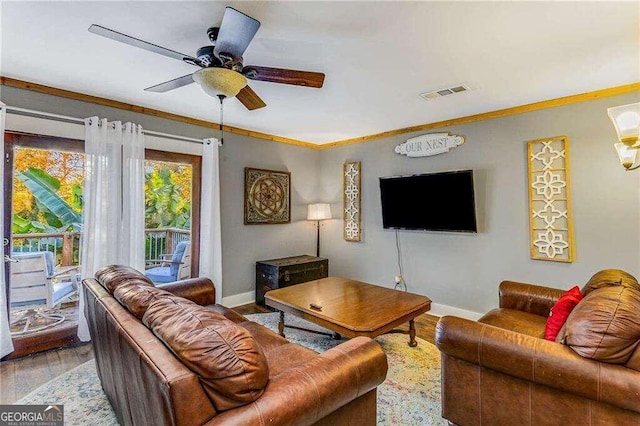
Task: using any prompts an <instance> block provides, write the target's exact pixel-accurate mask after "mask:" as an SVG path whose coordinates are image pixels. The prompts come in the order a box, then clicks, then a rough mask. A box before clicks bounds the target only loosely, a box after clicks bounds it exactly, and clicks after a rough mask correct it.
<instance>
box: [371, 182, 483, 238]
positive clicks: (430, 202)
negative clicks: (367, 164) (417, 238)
mask: <svg viewBox="0 0 640 426" xmlns="http://www.w3.org/2000/svg"><path fill="white" fill-rule="evenodd" d="M380 197H381V200H382V226H383V227H384V228H385V229H408V230H421V231H444V232H478V229H477V225H476V208H475V199H474V191H473V170H461V171H455V172H441V173H428V174H418V175H408V176H388V177H381V178H380Z"/></svg>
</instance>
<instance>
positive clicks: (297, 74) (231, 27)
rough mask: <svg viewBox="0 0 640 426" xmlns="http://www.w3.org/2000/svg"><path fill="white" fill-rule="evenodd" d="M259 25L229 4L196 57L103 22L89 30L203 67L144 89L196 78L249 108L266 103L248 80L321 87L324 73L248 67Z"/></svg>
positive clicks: (175, 85)
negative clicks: (245, 60)
mask: <svg viewBox="0 0 640 426" xmlns="http://www.w3.org/2000/svg"><path fill="white" fill-rule="evenodd" d="M258 28H260V22H259V21H257V20H256V19H254V18H252V17H250V16H248V15H245V14H244V13H242V12H239V11H237V10H236V9H234V8H232V7H226V8H225V11H224V15H223V17H222V23H221V24H220V27H211V28H209V29H208V30H207V35H208V37H209V40H210V41H211V45H210V46H204V47H201V48H200V49H198V51H197V52H196V56H195V57H194V56H189V55H185V54H183V53H179V52H176V51H174V50H170V49H167V48H165V47H161V46H158V45H156V44H153V43H149V42H146V41H143V40H140V39H137V38H135V37H131V36H128V35H126V34H122V33H119V32H117V31H114V30H111V29H109V28H105V27H103V26H100V25H95V24H94V25H91V26H90V27H89V31H90V32H92V33H94V34H98V35H101V36H103V37H107V38H110V39H112V40H116V41H119V42H121V43H125V44H128V45H131V46H135V47H139V48H141V49H145V50H148V51H150V52H154V53H159V54H161V55H164V56H168V57H170V58H174V59H178V60H180V61H183V62H186V63H188V64H191V65H195V66H197V67H200V70H198V71H196V72H194V73H192V74H187V75H185V76H182V77H178V78H175V79H173V80H169V81H166V82H164V83H160V84H156V85H154V86H151V87H147V88H146V89H144V90H146V91H149V92H167V91H169V90H173V89H177V88H179V87H182V86H186V85H188V84H191V83H193V82H194V81H196V82H198V83H199V84H200V85H201V86H202V88H203V89H204V90H205V92H207V93H208V94H210V95H212V96H221V95H223V96H227V97H232V96H235V97H236V98H238V100H239V101H240V102H241V103H242V104H243V105H244V106H245V107H246V108H247V109H249V110H254V109H258V108H262V107H265V106H266V104H265V103H264V101H263V100H262V99H260V97H259V96H258V94H257V93H256V92H254V91H253V89H251V87H249V86H248V85H247V84H246V83H247V80H246V79H249V80H258V81H268V82H272V83H283V84H292V85H296V86H307V87H315V88H320V87H322V84H323V83H324V74H323V73H318V72H309V71H298V70H290V69H283V68H271V67H261V66H255V65H248V66H245V65H244V64H243V59H242V55H243V54H244V52H245V50H246V49H247V47H248V46H249V43H251V40H253V37H254V36H255V34H256V32H257V31H258ZM221 99H222V98H221Z"/></svg>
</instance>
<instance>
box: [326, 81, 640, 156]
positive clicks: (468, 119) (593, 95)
mask: <svg viewBox="0 0 640 426" xmlns="http://www.w3.org/2000/svg"><path fill="white" fill-rule="evenodd" d="M637 91H640V82H637V83H631V84H626V85H623V86H616V87H611V88H608V89H602V90H596V91H593V92H586V93H580V94H578V95H570V96H564V97H561V98H555V99H550V100H546V101H540V102H534V103H531V104H525V105H520V106H516V107H511V108H504V109H499V110H496V111H490V112H484V113H481V114H474V115H467V116H465V117H458V118H452V119H450V120H444V121H437V122H435V123H427V124H420V125H417V126H411V127H404V128H402V129H396V130H389V131H387V132H382V133H376V134H374V135H368V136H360V137H357V138H351V139H344V140H340V141H336V142H331V143H327V144H323V145H320V146H319V148H320V149H329V148H335V147H338V146H344V145H352V144H356V143H363V142H369V141H372V140H375V139H382V138H388V137H391V136H396V135H401V134H404V133H412V132H420V131H423V130H429V129H437V128H442V127H449V126H455V125H458V124H465V123H473V122H475V121H483V120H490V119H492V118H500V117H507V116H509V115H516V114H522V113H525V112H532V111H538V110H541V109H547V108H553V107H557V106H562V105H569V104H574V103H578V102H585V101H592V100H595V99H600V98H606V97H609V96H617V95H622V94H624V93H630V92H637Z"/></svg>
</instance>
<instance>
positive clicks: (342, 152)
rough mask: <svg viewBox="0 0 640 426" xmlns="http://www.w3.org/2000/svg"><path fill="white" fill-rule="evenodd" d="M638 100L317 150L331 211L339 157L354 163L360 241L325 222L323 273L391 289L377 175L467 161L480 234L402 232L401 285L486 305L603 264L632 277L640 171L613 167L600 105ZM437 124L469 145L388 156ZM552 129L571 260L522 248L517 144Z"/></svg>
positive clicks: (521, 161)
mask: <svg viewBox="0 0 640 426" xmlns="http://www.w3.org/2000/svg"><path fill="white" fill-rule="evenodd" d="M639 100H640V96H639V94H638V93H634V94H628V95H622V96H617V97H611V98H606V99H601V100H596V101H589V102H584V103H579V104H572V105H567V106H562V107H556V108H551V109H546V110H541V111H536V112H530V113H525V114H519V115H514V116H509V117H504V118H500V119H493V120H487V121H480V122H476V123H470V124H466V125H459V126H452V127H448V128H445V129H437V130H431V131H424V132H419V133H413V134H405V135H399V136H396V137H391V138H386V139H381V140H376V141H372V142H369V143H364V144H356V145H349V146H344V147H339V148H333V149H329V150H325V151H321V152H322V159H321V162H322V171H321V176H322V183H321V188H324V195H325V196H326V197H327V201H331V202H332V203H334V204H333V210H334V211H336V212H340V211H341V209H340V207H341V205H342V201H341V200H342V198H341V195H340V188H341V186H342V175H341V172H342V164H343V162H345V161H361V162H362V226H363V240H362V242H359V243H352V242H346V241H344V240H343V239H342V231H341V226H342V223H341V220H333V221H331V223H327V224H326V226H325V228H324V229H323V241H324V242H325V244H324V247H325V249H324V250H323V255H324V256H327V257H328V258H329V259H330V270H331V271H330V272H331V274H332V275H346V276H349V277H352V278H355V279H360V280H363V281H368V282H371V283H376V284H380V285H383V286H389V287H392V286H393V285H394V281H393V280H394V276H395V275H396V274H398V266H397V255H396V243H395V231H393V230H384V229H383V228H382V215H381V207H380V190H379V187H378V177H379V176H389V175H404V174H413V173H426V172H435V171H446V170H460V169H474V170H475V172H476V174H475V178H476V198H477V199H476V201H477V211H478V216H479V221H480V227H481V229H480V232H479V233H478V234H475V235H469V234H452V233H427V232H417V231H400V232H399V239H400V245H401V251H402V255H403V256H402V262H403V266H404V268H403V269H404V271H403V272H404V278H405V280H406V282H407V285H408V288H409V291H412V292H416V293H420V294H424V295H427V296H428V297H430V298H431V299H432V300H433V301H434V302H435V303H439V304H444V305H449V306H454V307H457V308H461V309H466V310H470V311H474V312H484V311H486V310H488V309H490V308H492V307H495V306H496V304H497V285H498V283H499V282H500V281H502V280H516V281H518V280H519V281H524V282H531V283H542V284H546V285H549V286H552V287H558V288H569V287H571V286H573V285H576V284H577V285H582V284H584V283H585V282H586V281H587V280H588V278H589V277H590V276H591V275H592V274H593V273H595V272H596V271H598V270H600V269H604V268H620V269H624V270H626V271H628V272H629V273H631V274H633V275H635V276H637V277H640V171H635V172H625V171H624V169H623V168H622V166H620V163H619V162H618V158H617V155H616V152H615V150H614V148H613V142H614V141H615V137H616V135H615V131H614V128H613V126H612V124H611V122H610V121H609V118H608V117H607V112H606V110H607V108H608V107H610V106H615V105H623V104H627V103H632V102H638V101H639ZM425 121H428V119H425ZM438 131H449V132H451V133H454V134H459V135H463V136H465V138H466V142H465V144H464V145H462V146H460V147H458V148H455V149H453V150H451V151H450V152H449V153H446V154H441V155H437V156H434V157H423V158H407V157H405V156H401V155H398V154H395V153H394V152H393V148H394V147H395V146H396V145H397V144H399V143H402V142H404V141H405V140H406V139H407V138H409V137H413V136H417V135H419V134H424V133H433V132H438ZM558 135H566V136H568V138H569V147H570V162H571V165H570V167H571V171H570V178H571V185H572V188H571V195H572V204H573V218H574V230H575V244H576V255H577V256H576V261H574V262H573V263H571V264H567V263H560V262H549V261H541V260H532V259H530V256H529V221H528V200H527V148H526V142H527V141H529V140H534V139H540V138H545V137H551V136H558ZM425 203H428V200H425Z"/></svg>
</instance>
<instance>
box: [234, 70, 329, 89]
mask: <svg viewBox="0 0 640 426" xmlns="http://www.w3.org/2000/svg"><path fill="white" fill-rule="evenodd" d="M250 70H255V71H256V76H255V77H252V73H251V72H250ZM247 71H249V72H247ZM243 74H245V75H246V77H247V78H250V79H252V80H258V81H269V82H271V83H283V84H293V85H295V86H307V87H315V88H320V87H322V85H323V84H324V74H323V73H321V72H311V71H297V70H288V69H284V68H270V67H257V66H254V65H248V66H246V67H245V68H244V71H243Z"/></svg>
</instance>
